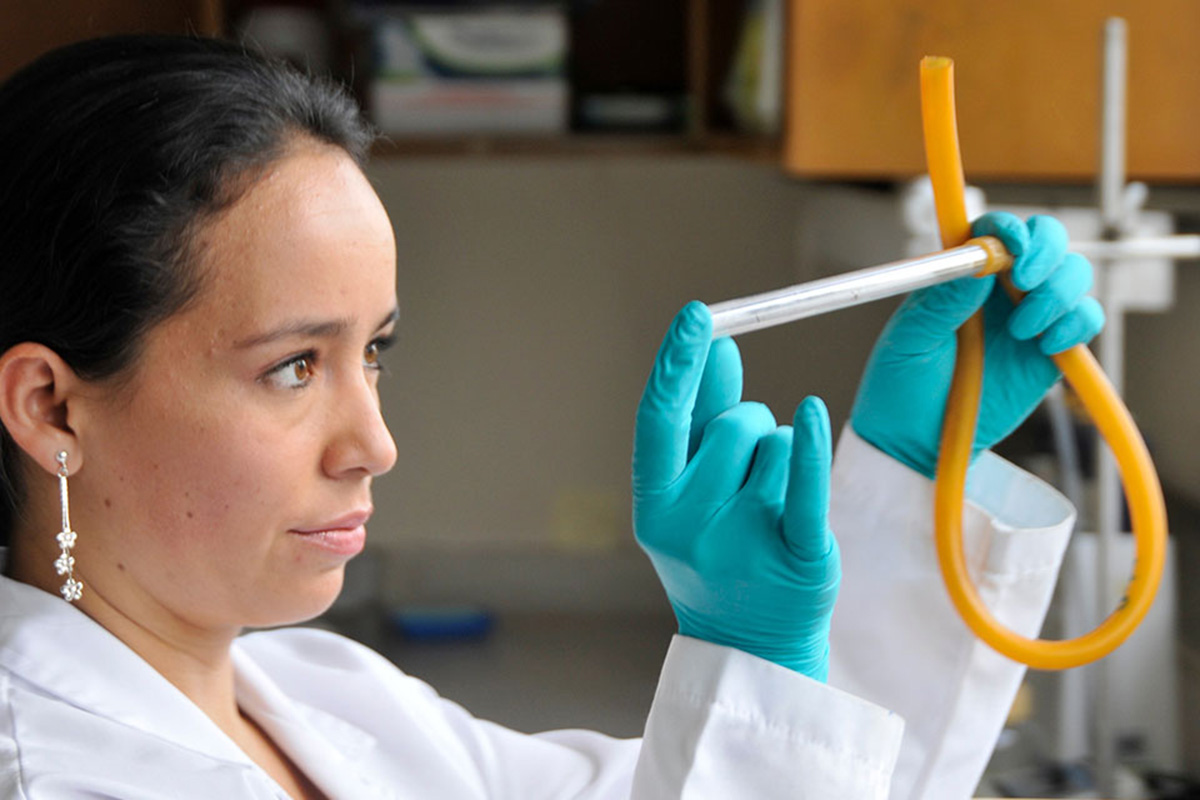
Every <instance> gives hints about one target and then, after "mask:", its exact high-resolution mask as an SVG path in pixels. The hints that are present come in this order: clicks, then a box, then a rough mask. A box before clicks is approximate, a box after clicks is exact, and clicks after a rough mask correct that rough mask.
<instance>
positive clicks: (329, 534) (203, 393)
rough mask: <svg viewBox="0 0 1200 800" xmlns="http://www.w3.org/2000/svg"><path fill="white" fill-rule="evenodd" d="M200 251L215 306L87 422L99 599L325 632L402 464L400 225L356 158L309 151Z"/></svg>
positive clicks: (85, 543)
mask: <svg viewBox="0 0 1200 800" xmlns="http://www.w3.org/2000/svg"><path fill="white" fill-rule="evenodd" d="M197 244H198V250H197V251H196V252H197V253H198V257H199V259H200V262H199V263H200V265H201V270H202V275H203V281H204V282H203V288H202V289H201V291H200V293H199V295H198V297H197V298H196V300H195V301H194V302H193V304H191V305H190V306H189V307H187V308H186V309H185V310H184V311H182V312H180V313H178V314H176V315H175V316H173V317H171V318H169V319H167V320H166V321H164V322H163V323H161V324H160V325H158V326H157V327H155V328H154V329H153V330H151V331H150V332H149V333H148V335H147V336H146V338H145V344H144V350H143V352H142V354H141V355H140V356H139V359H138V362H137V363H136V365H135V366H134V368H133V375H132V379H131V381H129V382H127V383H123V384H121V385H115V386H113V387H111V388H109V389H101V390H99V391H97V392H96V393H95V395H94V396H89V397H86V398H85V400H84V402H83V403H82V404H81V405H80V406H79V407H78V410H77V413H79V414H80V416H79V417H78V418H77V419H76V420H71V422H72V423H73V425H74V427H75V428H76V430H77V432H78V434H79V436H80V446H81V448H82V451H83V453H84V458H85V463H84V465H83V468H82V469H81V470H80V472H79V473H78V475H76V476H74V477H72V479H71V499H72V514H73V522H74V525H73V526H74V528H75V529H76V530H77V531H79V546H78V549H77V550H76V555H77V557H78V569H77V574H78V575H79V576H80V577H81V578H82V579H83V581H84V583H85V586H86V587H87V588H86V589H85V602H86V600H87V593H92V594H93V595H95V596H96V597H97V598H98V599H100V600H103V601H104V602H105V603H107V604H108V605H111V606H114V607H116V608H118V609H119V610H120V611H121V612H122V613H124V614H125V615H128V616H131V617H133V618H134V619H135V620H138V619H139V617H141V618H143V619H142V621H143V622H146V623H147V624H154V623H153V619H154V618H155V617H156V616H162V617H163V618H165V619H175V620H179V621H182V622H183V623H185V624H186V625H189V626H197V627H199V628H201V629H210V628H224V627H229V626H235V627H238V626H246V625H250V626H262V625H269V624H279V623H284V622H291V621H296V620H300V619H306V618H309V617H312V616H314V615H316V614H319V613H320V612H322V611H323V610H324V609H326V608H327V607H328V606H329V604H330V603H332V602H333V600H334V598H335V597H336V596H337V593H338V591H339V590H340V588H341V584H342V573H343V568H344V565H345V563H346V562H347V561H348V560H349V559H350V558H351V557H352V556H353V555H354V554H356V553H357V552H358V551H359V550H360V549H361V548H362V545H363V537H364V535H365V528H364V524H365V522H366V518H367V516H368V515H369V514H370V511H371V479H372V478H373V477H374V476H376V475H379V474H381V473H383V472H386V471H387V470H388V469H390V468H391V467H392V465H393V464H394V463H395V459H396V449H395V444H394V442H393V441H392V438H391V436H390V434H389V433H388V431H387V428H386V427H385V425H384V422H383V419H382V417H381V416H380V410H379V394H378V381H379V367H380V363H379V362H380V353H381V351H382V350H383V349H385V348H386V346H387V344H388V342H389V341H390V339H389V337H390V336H391V334H392V329H393V327H394V324H395V318H396V291H395V277H396V275H395V261H396V253H395V243H394V239H393V234H392V227H391V224H390V223H389V221H388V218H387V214H386V213H385V212H384V209H383V207H382V205H381V204H380V202H379V199H378V197H376V195H375V192H374V191H373V190H372V188H371V186H370V184H369V183H368V182H367V180H366V179H365V178H364V176H363V175H362V173H361V172H360V171H359V169H358V168H357V167H356V166H355V164H354V163H353V162H352V161H351V160H350V159H349V158H348V157H347V156H346V155H345V154H344V153H342V152H341V151H340V150H338V149H336V148H333V147H327V146H322V145H317V144H312V143H307V144H303V145H297V146H296V147H295V148H294V149H293V150H291V151H290V154H289V155H287V156H285V157H284V158H282V159H281V160H279V161H278V162H277V163H276V164H275V165H274V166H273V167H272V168H271V169H270V170H269V171H268V172H267V173H266V174H265V175H264V176H263V177H262V178H261V179H260V180H258V181H257V182H256V183H255V184H254V185H253V187H252V188H251V189H250V190H249V191H247V192H246V193H245V194H244V195H243V196H242V197H241V198H240V199H239V200H238V201H237V202H236V203H235V204H234V205H233V206H231V207H230V208H229V209H227V210H226V211H224V212H222V214H221V215H220V216H218V217H216V218H215V219H214V220H213V221H212V222H211V223H209V224H207V225H206V226H205V227H204V228H203V230H202V231H201V232H200V234H199V239H198V242H197ZM74 423H78V424H74Z"/></svg>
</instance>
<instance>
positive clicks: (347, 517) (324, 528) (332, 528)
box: [291, 508, 372, 534]
mask: <svg viewBox="0 0 1200 800" xmlns="http://www.w3.org/2000/svg"><path fill="white" fill-rule="evenodd" d="M371 512H372V509H370V508H366V509H362V510H359V511H351V512H350V513H348V514H343V515H342V516H340V517H338V518H336V519H332V520H330V521H329V522H322V523H318V524H316V525H312V526H308V527H303V528H292V531H291V532H292V533H301V534H312V533H331V532H336V531H352V530H354V529H355V528H361V527H362V526H363V525H366V524H367V520H368V519H370V518H371Z"/></svg>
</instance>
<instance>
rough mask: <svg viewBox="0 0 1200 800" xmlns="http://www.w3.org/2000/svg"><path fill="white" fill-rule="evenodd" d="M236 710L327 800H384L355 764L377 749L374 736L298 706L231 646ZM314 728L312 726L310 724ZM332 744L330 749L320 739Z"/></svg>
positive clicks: (387, 795) (382, 789)
mask: <svg viewBox="0 0 1200 800" xmlns="http://www.w3.org/2000/svg"><path fill="white" fill-rule="evenodd" d="M233 663H234V670H235V674H236V676H237V698H238V704H239V705H240V706H241V707H242V710H243V711H245V712H246V713H247V714H248V715H249V716H250V717H251V718H252V719H254V721H255V722H257V723H258V725H259V726H260V727H261V728H262V729H263V730H264V731H266V732H267V735H268V736H270V737H271V739H272V740H273V741H274V742H275V743H276V744H277V745H279V747H280V749H281V750H283V751H284V752H285V753H287V754H288V757H290V758H291V759H292V760H293V761H294V762H295V763H297V764H303V765H304V773H305V775H307V776H308V778H309V780H311V781H312V782H313V783H315V784H316V785H317V786H318V787H319V788H320V789H321V791H322V792H324V793H325V795H326V796H328V797H355V798H371V800H376V799H377V798H378V799H379V800H386V799H388V798H394V797H395V795H394V793H393V792H392V791H390V790H389V789H388V788H387V787H384V786H381V785H379V784H376V783H374V782H372V781H370V780H369V779H366V778H364V777H362V775H361V770H359V769H358V768H357V766H356V762H357V761H358V760H359V759H360V758H362V757H364V756H366V755H367V754H368V753H369V752H370V751H372V750H373V749H375V748H376V746H377V742H376V739H375V737H374V736H371V735H370V734H368V733H366V732H365V731H363V730H361V729H359V728H357V727H355V726H353V725H351V724H349V723H347V722H345V721H343V720H341V719H338V718H337V717H334V716H332V715H330V714H327V713H326V712H323V711H321V710H320V709H317V708H313V707H310V706H306V705H303V704H300V703H297V702H296V701H294V700H293V699H291V698H289V697H288V696H287V695H286V694H284V692H283V690H282V689H281V688H280V687H279V686H278V685H277V684H276V683H275V682H274V681H273V680H272V679H271V677H270V676H269V675H268V674H267V673H266V671H264V670H263V669H262V667H260V666H259V665H258V664H256V663H255V662H254V661H253V660H252V659H251V657H250V656H249V655H248V654H247V653H246V652H245V650H243V649H242V648H241V647H239V646H238V644H237V643H236V642H235V643H234V647H233ZM314 723H315V724H314ZM324 732H329V733H332V734H333V735H334V738H336V739H337V743H338V744H337V747H334V746H333V745H332V744H331V742H330V741H329V739H328V738H327V737H326V736H325V735H324Z"/></svg>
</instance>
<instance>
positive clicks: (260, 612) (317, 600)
mask: <svg viewBox="0 0 1200 800" xmlns="http://www.w3.org/2000/svg"><path fill="white" fill-rule="evenodd" d="M344 577H345V573H344V570H342V569H341V568H339V569H335V570H330V571H329V572H327V573H325V574H323V575H321V576H319V577H317V578H312V579H310V580H308V581H305V582H304V583H303V584H300V583H296V584H293V585H291V586H289V587H288V589H287V591H286V592H285V593H284V596H282V597H278V596H277V597H275V598H272V602H270V603H265V604H263V605H261V606H260V607H259V608H258V609H257V613H255V614H254V615H253V616H254V619H253V620H252V621H251V622H248V623H247V624H246V627H250V628H274V627H278V626H281V625H296V624H298V623H301V622H308V621H309V620H311V619H314V618H316V617H319V616H321V615H322V614H324V613H325V612H326V611H328V610H329V608H330V606H332V605H333V603H334V601H335V600H337V598H338V595H339V594H341V592H342V581H343V579H344Z"/></svg>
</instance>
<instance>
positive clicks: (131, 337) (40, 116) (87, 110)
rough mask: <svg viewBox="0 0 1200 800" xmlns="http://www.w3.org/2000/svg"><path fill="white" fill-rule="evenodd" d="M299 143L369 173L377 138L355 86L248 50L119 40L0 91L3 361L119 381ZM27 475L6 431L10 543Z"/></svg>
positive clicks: (4, 534) (64, 57) (83, 48)
mask: <svg viewBox="0 0 1200 800" xmlns="http://www.w3.org/2000/svg"><path fill="white" fill-rule="evenodd" d="M297 137H309V138H312V139H315V140H318V141H322V142H327V143H329V144H332V145H336V146H338V147H341V148H342V149H343V150H345V151H346V152H347V153H348V154H349V155H350V156H351V157H352V158H353V159H354V160H355V161H356V162H357V163H359V164H360V165H361V164H362V163H363V162H364V161H365V159H366V156H367V153H368V150H369V149H370V145H371V142H372V139H373V133H372V131H371V129H370V127H369V126H368V125H367V124H366V123H365V121H364V120H363V118H362V116H361V114H360V112H359V109H358V107H357V106H356V104H355V103H354V101H353V100H352V99H351V98H350V97H349V96H348V94H347V93H346V92H345V91H344V90H343V89H342V88H341V87H339V86H337V85H336V84H333V83H331V82H329V81H326V80H323V79H317V78H313V77H311V76H308V75H305V74H303V73H300V72H298V71H296V70H295V69H293V68H291V67H289V66H287V65H285V64H284V63H282V62H277V61H274V60H271V59H268V58H266V57H264V56H262V55H260V54H257V53H254V52H251V51H247V50H246V49H245V48H243V47H242V46H241V45H238V44H236V43H233V42H228V41H223V40H217V39H201V38H194V37H172V36H121V37H109V38H104V39H95V40H92V41H87V42H81V43H78V44H74V45H69V46H67V47H64V48H61V49H59V50H55V51H53V52H51V53H49V54H47V55H45V56H43V57H41V58H40V59H38V60H37V61H35V62H33V63H32V64H30V65H28V66H27V67H25V68H24V69H22V70H21V71H20V72H18V73H17V74H16V75H14V76H13V77H12V78H11V79H9V80H8V81H7V82H6V83H5V84H4V85H3V86H2V87H0V354H2V353H4V352H6V351H7V350H8V349H9V348H11V347H12V346H14V345H16V344H19V343H21V342H37V343H40V344H43V345H45V346H47V347H49V348H50V349H52V350H54V351H55V352H56V353H58V355H59V356H60V357H62V359H63V360H64V361H65V362H66V363H67V364H68V365H69V366H70V367H71V368H72V369H73V370H74V371H75V372H76V373H77V374H78V375H80V376H81V377H84V378H86V379H89V380H99V379H104V378H109V377H113V376H117V375H119V374H120V373H121V372H122V370H124V369H126V368H127V367H129V366H130V364H131V363H132V362H133V361H134V359H135V358H136V355H137V352H138V346H139V343H140V341H141V339H142V336H143V335H144V334H145V332H146V331H147V330H149V329H150V328H152V327H153V326H154V325H155V324H156V323H158V322H161V321H162V320H163V319H165V318H167V317H169V316H171V315H172V314H174V313H176V312H178V311H179V310H180V309H182V308H183V307H184V306H185V305H186V304H187V303H188V301H189V300H190V299H191V298H192V297H194V296H195V294H196V292H197V291H198V289H199V284H200V276H199V274H198V270H197V268H196V265H195V263H194V261H195V259H194V258H192V256H193V255H194V254H193V253H191V252H190V249H191V247H190V246H191V242H192V239H193V236H194V234H195V232H196V231H197V230H198V228H199V226H200V225H202V224H203V223H204V221H205V220H206V219H208V218H209V217H211V215H213V214H214V213H216V212H218V211H220V210H221V209H222V208H224V207H226V206H228V205H229V204H231V203H232V202H234V201H235V200H236V199H237V198H238V196H240V194H241V193H242V192H244V191H245V190H246V189H247V188H248V187H249V185H250V183H252V179H253V178H254V176H255V173H256V172H257V171H259V170H262V169H263V168H264V167H266V166H268V165H270V164H271V163H272V162H273V161H274V160H276V159H278V158H279V157H280V156H282V155H283V154H284V152H285V150H286V148H287V146H288V144H289V142H290V141H292V140H294V139H295V138H297ZM17 467H18V459H17V453H16V446H15V444H14V443H13V441H12V439H11V438H10V437H9V436H8V433H7V432H6V431H4V429H3V427H2V426H0V545H3V544H5V543H6V542H7V539H8V536H9V534H10V532H11V529H12V526H13V522H14V517H15V514H16V513H17V512H18V510H19V507H20V502H21V496H22V494H23V492H22V489H21V486H20V481H19V470H18V468H17Z"/></svg>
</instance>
